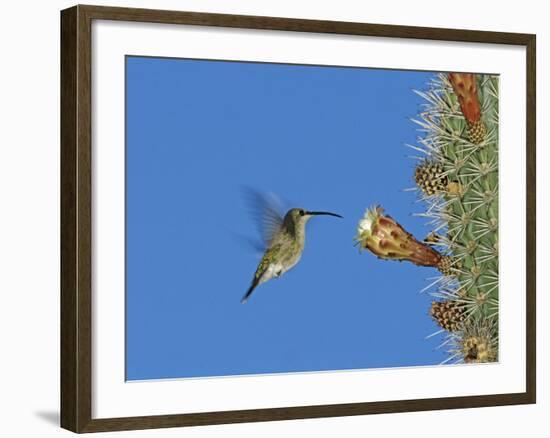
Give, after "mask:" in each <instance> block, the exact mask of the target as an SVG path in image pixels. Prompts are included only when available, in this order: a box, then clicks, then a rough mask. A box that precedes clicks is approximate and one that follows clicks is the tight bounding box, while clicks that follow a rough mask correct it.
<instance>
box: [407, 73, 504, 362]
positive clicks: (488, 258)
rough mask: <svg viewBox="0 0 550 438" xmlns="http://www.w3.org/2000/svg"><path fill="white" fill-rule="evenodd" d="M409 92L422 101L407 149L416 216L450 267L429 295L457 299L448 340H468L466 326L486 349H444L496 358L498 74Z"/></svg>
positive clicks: (440, 81)
mask: <svg viewBox="0 0 550 438" xmlns="http://www.w3.org/2000/svg"><path fill="white" fill-rule="evenodd" d="M417 93H418V94H419V95H420V96H421V97H423V98H424V99H425V100H426V104H425V106H424V110H423V111H422V113H421V114H420V115H419V118H418V119H417V120H414V121H415V122H416V123H417V124H418V125H419V126H420V127H421V130H422V131H423V132H424V136H423V137H422V138H420V139H419V142H420V147H415V149H417V150H418V149H421V150H422V151H423V152H424V153H425V155H426V158H425V159H424V160H423V161H421V162H420V163H419V164H418V166H417V168H416V169H415V175H414V177H415V181H416V183H417V186H418V191H419V193H420V196H421V198H422V199H423V200H424V201H425V203H426V205H427V209H426V212H425V213H421V214H420V216H423V217H425V218H428V219H429V221H430V222H429V225H430V226H431V227H432V228H433V232H434V233H437V235H438V239H437V241H436V242H433V243H432V245H434V246H435V247H437V248H438V250H439V251H440V252H441V253H442V254H445V255H447V256H448V257H450V260H452V264H451V270H452V273H453V275H452V276H447V277H445V278H442V279H441V281H439V282H438V285H439V288H438V289H437V290H435V291H434V292H432V294H433V295H434V296H436V297H438V298H440V299H443V300H444V301H448V302H452V303H461V304H463V305H464V308H465V315H466V318H465V319H464V321H463V322H462V324H463V327H462V329H461V330H458V331H457V330H454V331H453V333H449V334H448V336H450V337H452V339H453V340H454V341H455V342H454V343H455V344H457V343H458V344H459V345H460V344H461V341H460V340H462V341H463V342H462V343H464V342H466V340H468V339H469V340H470V341H469V342H470V343H472V342H474V341H472V339H474V338H475V336H473V335H472V332H476V333H477V331H479V330H477V329H479V327H482V328H483V334H484V336H485V338H486V339H488V340H489V341H488V342H487V345H490V346H491V347H492V349H491V351H490V354H483V355H480V358H478V359H476V360H472V359H471V354H470V355H468V354H466V353H464V351H466V350H467V348H466V347H464V348H462V347H460V348H458V349H455V350H454V351H452V353H453V356H456V355H457V354H458V353H459V352H462V353H464V354H462V358H461V360H463V361H465V362H479V361H496V360H498V354H497V349H496V347H495V346H496V345H498V297H499V295H498V123H499V118H498V77H497V76H491V75H474V74H454V73H453V74H450V75H447V74H439V75H437V76H436V78H435V79H434V80H433V81H432V83H431V84H430V88H429V90H428V91H427V92H417ZM434 170H438V171H439V172H440V173H437V172H434ZM454 328H456V327H454ZM474 329H476V330H477V331H476V330H474ZM485 338H484V339H485ZM476 339H477V338H476ZM484 345H485V344H484ZM472 348H473V347H472ZM472 351H473V350H472ZM457 352H458V353H457ZM459 360H460V359H459Z"/></svg>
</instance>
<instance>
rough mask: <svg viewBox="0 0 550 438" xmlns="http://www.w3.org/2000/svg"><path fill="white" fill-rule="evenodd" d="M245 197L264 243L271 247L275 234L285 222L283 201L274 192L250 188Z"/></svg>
mask: <svg viewBox="0 0 550 438" xmlns="http://www.w3.org/2000/svg"><path fill="white" fill-rule="evenodd" d="M245 199H246V203H247V205H248V209H249V211H250V215H251V216H252V218H253V219H254V221H255V222H256V226H257V227H258V230H259V232H260V235H261V236H262V240H263V242H264V245H265V246H266V247H268V248H269V247H270V246H271V244H272V242H273V236H274V235H275V233H276V232H277V231H279V230H280V229H281V226H282V224H283V207H282V203H281V201H280V200H279V198H277V196H275V195H274V194H273V193H269V194H265V195H264V194H262V193H260V192H257V191H255V190H253V189H250V188H247V189H246V191H245Z"/></svg>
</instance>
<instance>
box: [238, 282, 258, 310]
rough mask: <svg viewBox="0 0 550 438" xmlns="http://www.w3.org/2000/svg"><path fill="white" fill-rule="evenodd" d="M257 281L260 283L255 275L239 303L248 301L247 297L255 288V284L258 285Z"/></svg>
mask: <svg viewBox="0 0 550 438" xmlns="http://www.w3.org/2000/svg"><path fill="white" fill-rule="evenodd" d="M259 283H260V279H259V278H257V277H256V276H255V277H254V280H252V284H251V285H250V287H249V288H248V290H247V291H246V293H245V294H244V296H243V297H242V299H241V304H244V303H246V302H247V301H248V299H249V298H250V295H252V292H254V289H256V286H258V284H259Z"/></svg>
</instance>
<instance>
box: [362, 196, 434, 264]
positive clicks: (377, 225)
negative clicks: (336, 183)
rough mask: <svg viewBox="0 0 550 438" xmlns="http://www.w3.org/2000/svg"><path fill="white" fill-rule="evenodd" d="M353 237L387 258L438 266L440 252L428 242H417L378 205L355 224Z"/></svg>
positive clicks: (382, 257)
mask: <svg viewBox="0 0 550 438" xmlns="http://www.w3.org/2000/svg"><path fill="white" fill-rule="evenodd" d="M355 239H356V241H357V242H358V243H359V245H360V247H361V248H365V249H368V250H369V251H370V252H372V253H373V254H374V255H376V256H377V257H379V258H381V259H386V260H399V261H401V260H408V261H410V262H412V263H414V264H415V265H419V266H433V267H438V266H439V263H440V261H441V259H442V255H441V254H440V253H439V252H437V251H436V250H435V249H433V248H431V247H430V246H428V245H426V244H424V243H421V242H419V241H418V240H416V239H415V238H414V236H413V235H412V234H411V233H409V232H407V231H405V229H404V228H403V227H402V226H401V225H399V224H398V223H397V222H396V221H395V220H393V219H392V218H391V217H390V216H387V215H384V209H383V208H381V207H379V206H377V207H374V208H371V209H367V211H366V212H365V215H364V216H363V218H362V219H361V220H360V221H359V225H358V227H357V236H356V238H355Z"/></svg>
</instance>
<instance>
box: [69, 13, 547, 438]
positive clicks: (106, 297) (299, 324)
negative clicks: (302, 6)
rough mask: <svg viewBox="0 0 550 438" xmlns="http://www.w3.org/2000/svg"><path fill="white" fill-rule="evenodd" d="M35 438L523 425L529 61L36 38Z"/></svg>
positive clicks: (198, 33)
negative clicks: (483, 418)
mask: <svg viewBox="0 0 550 438" xmlns="http://www.w3.org/2000/svg"><path fill="white" fill-rule="evenodd" d="M61 55H62V56H61V120H62V126H61V208H62V212H61V213H62V214H61V216H62V223H61V234H62V240H61V256H62V260H61V262H62V272H61V425H62V427H64V428H66V429H69V430H72V431H75V432H94V431H110V430H124V429H145V428H160V427H173V426H191V425H206V424H220V423H235V422H250V421H270V420H283V419H298V418H315V417H327V416H346V415H362V414H370V413H389V412H404V411H418V410H430V409H452V408H465V407H481V406H495V405H510V404H525V403H534V402H535V326H536V325H535V216H536V214H535V207H536V206H535V36H534V35H527V34H513V33H496V32H481V31H470V30H453V29H435V28H416V27H406V26H393V25H392V26H388V25H379V24H364V23H349V22H331V21H313V20H302V19H300V20H298V19H288V18H274V17H255V16H234V15H221V14H206V13H194V12H174V11H156V10H143V9H125V8H110V7H96V6H75V7H73V8H70V9H67V10H64V11H62V13H61Z"/></svg>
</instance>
